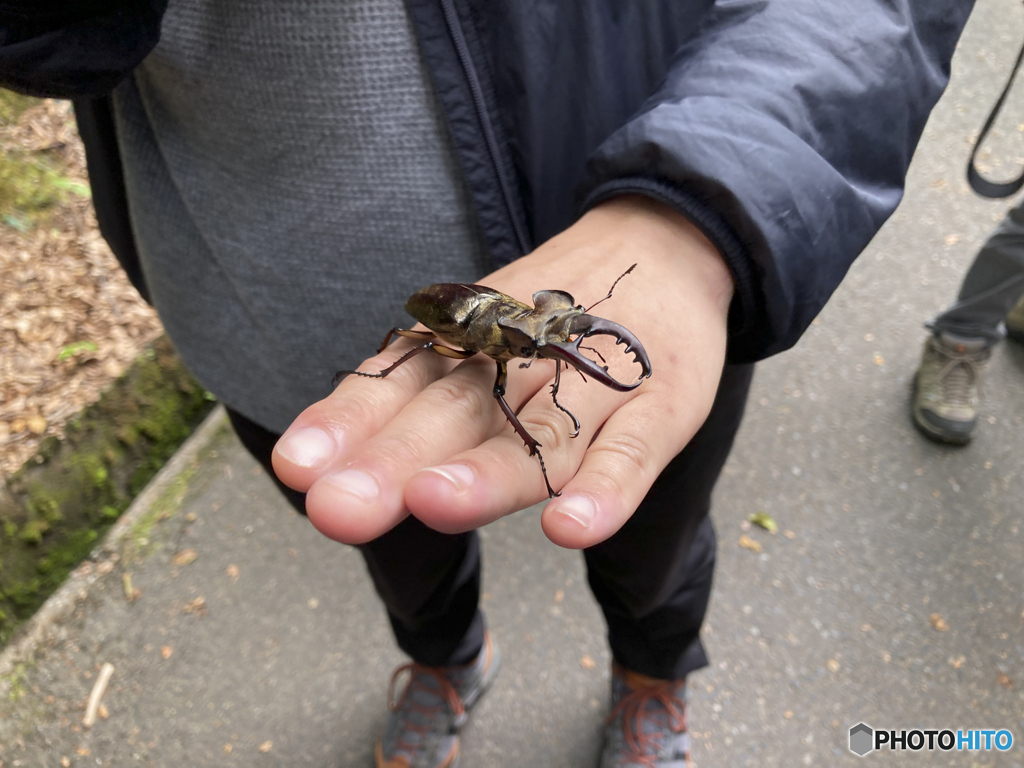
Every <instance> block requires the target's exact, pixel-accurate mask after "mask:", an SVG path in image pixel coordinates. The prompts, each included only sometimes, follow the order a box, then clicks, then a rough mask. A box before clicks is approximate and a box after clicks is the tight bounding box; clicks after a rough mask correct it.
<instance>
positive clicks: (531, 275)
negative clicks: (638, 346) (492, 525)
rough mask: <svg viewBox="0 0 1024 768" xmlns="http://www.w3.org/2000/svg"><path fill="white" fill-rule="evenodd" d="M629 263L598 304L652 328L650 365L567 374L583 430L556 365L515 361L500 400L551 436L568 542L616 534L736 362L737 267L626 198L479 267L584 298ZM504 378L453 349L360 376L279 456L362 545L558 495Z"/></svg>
mask: <svg viewBox="0 0 1024 768" xmlns="http://www.w3.org/2000/svg"><path fill="white" fill-rule="evenodd" d="M634 262H638V264H639V266H638V267H637V268H636V269H635V270H634V271H633V273H632V274H630V276H629V277H627V278H626V279H625V280H623V281H622V283H620V284H619V286H618V287H617V288H616V290H615V294H614V296H613V298H612V299H610V300H609V301H607V302H605V303H604V304H602V305H601V309H600V310H599V311H597V312H595V314H598V315H600V316H601V317H606V318H608V319H609V320H614V321H616V322H619V323H621V324H622V325H624V326H625V327H627V328H628V329H629V330H631V331H632V332H633V333H634V334H635V335H636V336H637V338H639V339H640V340H641V342H642V343H643V344H644V347H645V348H646V350H647V353H648V355H649V357H650V360H651V364H652V368H653V371H654V374H653V376H652V377H651V378H649V379H646V380H644V382H643V384H642V385H641V386H639V387H637V388H636V389H634V390H632V391H630V392H615V391H613V390H611V389H609V388H607V387H604V386H601V385H600V384H597V383H596V382H589V383H588V384H584V383H583V382H582V381H581V380H580V379H579V377H578V376H576V375H575V374H574V372H572V371H568V372H567V373H566V375H563V376H562V378H561V386H560V389H559V402H560V403H561V404H562V405H564V406H565V407H566V408H568V409H569V410H570V411H572V412H573V413H574V414H575V415H576V417H577V418H578V419H579V422H580V424H581V427H582V429H581V432H580V435H579V437H578V438H576V439H571V438H570V433H571V431H572V426H571V423H570V421H569V419H568V417H567V416H566V415H565V414H564V413H562V412H561V411H559V410H558V409H557V408H556V407H555V406H554V404H553V402H552V398H551V395H550V392H549V386H550V384H551V382H552V381H553V378H554V365H553V364H552V363H551V362H549V361H541V360H537V361H534V362H533V364H532V365H531V366H530V368H529V369H527V370H520V369H519V368H518V366H517V365H516V363H515V361H512V363H511V365H510V367H509V377H508V388H507V390H506V395H505V398H506V400H507V401H508V403H509V405H510V406H511V407H512V409H513V411H515V412H517V413H518V415H519V419H520V421H521V422H522V424H523V426H524V427H525V428H526V430H527V432H529V433H530V435H532V436H533V437H534V438H535V439H536V440H537V441H538V442H539V443H540V444H541V446H542V448H541V451H542V453H543V455H544V460H545V463H546V465H547V470H548V477H549V478H550V480H551V484H552V486H553V487H554V488H556V489H559V488H560V489H561V496H559V497H556V498H553V499H551V501H550V502H549V503H548V505H547V507H546V508H545V509H544V513H543V516H542V526H543V528H544V532H545V534H546V535H547V536H548V538H549V539H551V540H552V541H553V542H554V543H556V544H559V545H561V546H564V547H572V548H582V547H588V546H591V545H593V544H597V543H599V542H601V541H603V540H605V539H607V538H608V537H609V536H611V535H612V534H613V533H615V532H616V531H617V530H618V529H619V528H620V527H621V526H622V525H623V524H624V523H625V522H626V520H627V519H628V518H629V517H630V515H632V514H633V512H634V511H636V508H637V507H638V506H639V504H640V502H641V501H642V500H643V497H644V495H645V494H646V493H647V491H648V490H649V489H650V487H651V485H652V484H653V483H654V481H655V479H656V478H657V477H658V474H659V473H660V472H661V470H662V469H664V467H665V466H666V465H667V464H668V462H669V461H670V460H671V459H672V458H673V457H674V456H675V455H676V454H678V453H679V452H680V451H681V450H682V449H683V447H684V446H685V445H686V443H687V442H689V440H690V438H691V437H692V436H693V435H694V433H695V432H696V431H697V429H699V428H700V426H701V424H702V423H703V422H704V419H705V418H706V417H707V414H708V412H709V411H710V410H711V405H712V402H713V401H714V397H715V392H716V389H717V386H718V380H719V378H720V375H721V372H722V367H723V365H724V361H725V343H726V318H727V314H728V309H729V303H730V300H731V298H732V294H733V283H732V278H731V276H730V274H729V271H728V269H727V268H726V266H725V263H724V261H723V260H722V258H721V256H720V255H719V254H718V252H717V250H715V248H714V246H712V245H711V243H710V242H709V241H708V240H707V239H706V238H705V237H704V236H703V235H702V234H701V233H700V232H699V231H698V230H697V229H696V227H694V226H693V225H692V224H691V223H690V222H689V221H688V220H687V219H686V218H685V217H683V216H682V215H680V214H678V213H676V212H675V211H674V210H672V209H670V208H668V207H667V206H664V205H662V204H661V203H657V202H655V201H653V200H650V199H647V198H643V197H619V198H615V199H613V200H611V201H608V202H606V203H604V204H602V205H600V206H598V207H596V208H594V209H593V210H591V211H590V212H588V213H587V214H586V215H585V216H584V217H583V218H581V219H580V220H579V221H578V222H577V223H576V224H574V225H573V226H572V227H570V228H569V229H567V230H566V231H565V232H563V233H562V234H560V235H558V236H557V237H554V238H552V239H551V240H549V241H548V242H547V243H545V244H544V245H542V246H540V247H539V248H537V250H535V251H534V252H533V253H531V254H530V255H528V256H524V257H523V258H521V259H518V260H517V261H515V262H513V263H512V264H510V265H509V266H507V267H503V268H502V269H500V270H498V271H496V272H494V273H492V274H491V275H489V276H487V277H485V278H482V279H481V280H480V284H482V285H486V286H487V287H489V288H493V289H495V290H498V291H501V292H503V293H506V294H508V295H510V296H513V297H515V298H518V299H520V300H522V301H527V302H529V299H530V297H531V296H532V294H533V292H534V291H537V290H543V289H559V290H564V291H568V292H569V293H571V294H572V295H573V296H574V297H575V298H576V300H577V302H579V303H581V304H583V305H585V306H586V305H588V304H592V303H593V302H594V301H596V300H597V299H599V298H601V297H603V296H604V295H605V294H606V293H607V292H608V287H609V286H610V285H611V282H612V281H613V280H614V279H615V278H616V277H618V276H619V275H620V274H621V273H622V272H623V270H625V268H626V267H628V266H629V265H630V264H633V263H634ZM384 330H386V329H381V332H382V333H383V332H384ZM591 338H593V339H596V338H598V337H591ZM589 341H590V340H589V339H588V342H589ZM411 346H412V342H409V341H408V340H405V339H402V340H400V341H398V342H396V343H394V344H392V345H391V346H389V347H388V348H387V349H385V350H384V351H383V352H382V353H380V354H379V355H377V356H375V357H373V358H370V359H369V360H367V361H365V362H364V363H363V365H361V366H360V370H363V371H367V372H371V371H372V372H376V371H379V370H381V369H383V368H384V367H386V366H388V365H390V364H391V363H392V362H394V361H395V360H396V359H397V358H398V357H399V356H400V355H401V354H403V353H404V352H406V351H408V350H409V349H410V348H411ZM614 349H615V350H617V351H618V354H621V353H622V347H621V346H619V347H615V348H614ZM608 350H609V352H611V353H612V355H613V356H614V355H615V354H616V352H615V351H613V348H611V347H609V348H608ZM628 359H629V360H630V361H631V360H632V356H628ZM609 362H610V363H612V365H613V367H612V372H613V373H615V372H616V367H615V365H616V363H614V362H613V361H612V360H611V359H609ZM628 370H630V371H634V372H635V370H636V369H633V368H630V369H628ZM494 376H495V364H494V361H493V360H492V359H490V358H488V357H485V356H484V355H475V356H474V357H472V358H470V359H468V360H466V361H465V362H461V363H456V362H455V361H453V360H451V359H448V358H444V357H441V356H439V355H433V354H421V355H419V356H418V357H416V358H414V359H413V360H410V361H409V362H408V363H405V364H404V365H402V366H401V367H399V368H397V369H395V371H394V372H393V373H391V374H390V375H389V376H388V377H387V378H386V379H366V378H360V377H357V376H349V377H348V378H347V379H345V380H344V381H342V382H341V384H339V385H338V387H337V389H336V390H335V391H334V393H333V394H332V395H331V396H330V397H328V398H326V399H325V400H321V401H320V402H318V403H316V404H314V405H312V406H310V407H309V408H307V409H306V410H305V411H303V413H302V414H300V415H299V417H298V418H297V419H296V420H295V422H294V423H293V424H292V425H291V426H290V427H289V428H288V430H287V431H286V432H285V433H284V435H283V436H282V438H281V440H280V441H279V442H278V444H277V446H276V447H275V449H274V454H273V463H274V470H275V472H276V473H277V475H278V477H279V478H280V479H281V480H282V481H283V482H284V483H285V484H286V485H288V486H289V487H291V488H294V489H296V490H298V491H304V492H306V494H307V496H306V511H307V513H308V515H309V519H310V521H311V522H312V523H313V525H314V526H316V528H317V529H318V530H320V531H321V532H322V533H323V534H325V535H326V536H329V537H330V538H332V539H336V540H338V541H343V542H346V543H350V544H358V543H363V542H366V541H369V540H371V539H374V538H376V537H377V536H379V535H381V534H383V533H385V532H386V531H388V530H390V529H391V528H392V527H393V526H395V525H397V524H398V523H399V522H400V521H401V520H402V519H403V518H404V517H405V515H407V514H413V515H415V516H416V517H418V518H419V519H420V520H421V521H422V522H424V523H425V524H426V525H428V526H430V527H432V528H435V529H437V530H440V531H445V532H452V533H454V532H458V531H465V530H470V529H473V528H477V527H480V526H482V525H485V524H487V523H489V522H491V521H493V520H496V519H497V518H499V517H502V516H504V515H506V514H509V513H512V512H515V511H517V510H519V509H523V508H525V507H527V506H530V505H531V504H535V503H537V502H538V501H541V500H542V499H543V498H544V497H545V496H547V493H546V491H545V487H544V482H543V478H542V476H541V471H540V466H539V464H538V462H537V459H536V458H535V457H531V456H530V455H529V454H528V452H527V450H526V448H525V447H524V445H523V441H522V440H521V439H520V438H519V437H518V436H517V435H516V434H515V432H513V430H512V428H511V427H510V426H509V425H508V422H507V421H506V419H505V417H504V416H503V415H502V413H501V411H500V410H499V408H498V405H497V403H496V402H495V400H494V398H493V396H492V394H491V393H492V388H493V385H494ZM616 377H617V378H619V379H620V380H621V381H624V382H628V381H631V380H632V379H630V377H629V375H624V376H618V375H617V376H616Z"/></svg>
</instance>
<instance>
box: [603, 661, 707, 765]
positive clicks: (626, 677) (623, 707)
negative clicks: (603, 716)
mask: <svg viewBox="0 0 1024 768" xmlns="http://www.w3.org/2000/svg"><path fill="white" fill-rule="evenodd" d="M691 765H692V763H691V762H690V736H689V734H688V733H687V732H686V680H685V679H683V680H657V679H655V678H653V677H647V676H645V675H641V674H639V673H637V672H631V671H630V670H628V669H626V668H625V667H623V666H622V665H621V664H618V663H617V662H613V664H612V711H611V714H609V715H608V720H607V721H606V722H605V727H604V749H603V751H602V752H601V763H600V768H690V766H691Z"/></svg>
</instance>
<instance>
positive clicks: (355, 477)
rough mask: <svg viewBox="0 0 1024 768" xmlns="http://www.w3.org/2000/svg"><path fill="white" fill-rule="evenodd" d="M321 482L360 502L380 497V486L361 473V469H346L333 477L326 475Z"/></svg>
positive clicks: (371, 477) (370, 476)
mask: <svg viewBox="0 0 1024 768" xmlns="http://www.w3.org/2000/svg"><path fill="white" fill-rule="evenodd" d="M322 482H326V483H328V484H330V485H332V486H334V487H335V488H337V489H338V490H339V491H343V492H344V493H347V494H349V495H350V496H355V497H356V498H357V499H359V500H360V501H373V500H375V499H376V498H377V497H378V496H380V486H379V485H377V481H376V480H375V479H374V477H373V475H370V474H368V473H366V472H363V471H362V470H361V469H346V470H345V471H344V472H338V473H337V474H335V475H328V476H327V477H325V478H324V479H323V481H322Z"/></svg>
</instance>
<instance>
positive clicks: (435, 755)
mask: <svg viewBox="0 0 1024 768" xmlns="http://www.w3.org/2000/svg"><path fill="white" fill-rule="evenodd" d="M500 659H501V654H500V652H499V651H498V647H497V646H496V645H495V644H494V642H493V641H492V640H491V635H490V633H485V634H484V647H483V648H481V649H480V654H479V655H478V656H477V658H476V661H474V662H472V663H471V664H466V665H464V666H460V667H425V666H423V665H422V664H417V663H415V662H412V663H410V664H403V665H402V666H400V667H399V668H398V669H396V670H395V673H394V674H393V675H392V677H391V683H390V685H389V686H388V709H389V710H390V712H389V713H388V721H387V724H386V725H385V726H384V735H383V736H381V738H380V740H379V741H378V742H377V748H376V759H377V768H454V766H455V764H456V763H457V762H458V758H459V736H458V732H459V729H460V728H461V727H462V726H463V725H465V724H466V720H468V719H469V715H468V712H469V709H470V708H471V707H472V706H473V705H474V704H476V702H477V700H478V699H479V698H480V695H481V694H482V693H483V692H484V691H485V690H486V689H487V686H488V685H490V683H491V681H492V680H493V679H494V676H495V674H497V672H498V664H499V662H500ZM406 672H408V673H409V681H408V683H406V686H405V690H403V691H402V695H401V696H400V697H399V698H398V699H397V700H396V699H395V695H394V694H395V687H396V683H397V682H398V680H399V679H400V678H401V677H402V675H403V674H404V673H406Z"/></svg>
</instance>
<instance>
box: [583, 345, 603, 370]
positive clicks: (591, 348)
mask: <svg viewBox="0 0 1024 768" xmlns="http://www.w3.org/2000/svg"><path fill="white" fill-rule="evenodd" d="M580 349H589V350H590V351H591V352H593V353H594V354H595V355H597V356H598V357H600V358H601V362H602V363H604V364H605V365H607V364H608V361H607V360H605V359H604V355H602V354H601V353H600V352H598V351H597V350H596V349H594V348H593V347H585V346H583V345H582V344H580Z"/></svg>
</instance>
